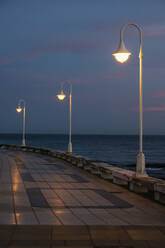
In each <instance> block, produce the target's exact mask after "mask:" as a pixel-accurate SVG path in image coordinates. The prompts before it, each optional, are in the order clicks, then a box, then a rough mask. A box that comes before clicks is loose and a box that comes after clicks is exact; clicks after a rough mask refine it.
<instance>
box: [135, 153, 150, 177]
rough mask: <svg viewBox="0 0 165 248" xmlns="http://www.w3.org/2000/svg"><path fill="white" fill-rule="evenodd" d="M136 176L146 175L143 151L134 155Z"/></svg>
mask: <svg viewBox="0 0 165 248" xmlns="http://www.w3.org/2000/svg"><path fill="white" fill-rule="evenodd" d="M136 176H143V177H146V176H148V175H147V173H146V167H145V156H144V153H143V152H139V153H138V155H137V157H136Z"/></svg>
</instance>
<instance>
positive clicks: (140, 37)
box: [120, 23, 142, 56]
mask: <svg viewBox="0 0 165 248" xmlns="http://www.w3.org/2000/svg"><path fill="white" fill-rule="evenodd" d="M128 26H134V27H136V29H137V30H138V31H139V39H140V53H139V56H142V30H141V28H140V27H139V26H138V25H137V24H136V23H127V24H125V25H124V26H123V27H122V28H121V29H120V42H123V33H124V30H125V29H126V27H128Z"/></svg>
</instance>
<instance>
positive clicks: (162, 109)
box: [129, 106, 165, 112]
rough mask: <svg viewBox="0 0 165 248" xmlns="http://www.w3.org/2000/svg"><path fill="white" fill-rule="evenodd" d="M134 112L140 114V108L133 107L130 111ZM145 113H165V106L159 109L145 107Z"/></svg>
mask: <svg viewBox="0 0 165 248" xmlns="http://www.w3.org/2000/svg"><path fill="white" fill-rule="evenodd" d="M129 110H130V111H132V112H138V107H132V108H130V109H129ZM143 111H144V112H152V111H165V106H159V107H144V108H143Z"/></svg>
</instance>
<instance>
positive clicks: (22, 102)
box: [16, 99, 26, 146]
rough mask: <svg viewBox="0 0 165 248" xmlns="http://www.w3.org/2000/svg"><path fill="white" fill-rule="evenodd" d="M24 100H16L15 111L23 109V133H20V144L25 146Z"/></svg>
mask: <svg viewBox="0 0 165 248" xmlns="http://www.w3.org/2000/svg"><path fill="white" fill-rule="evenodd" d="M21 105H23V107H22V108H21ZM25 105H26V104H25V101H24V100H22V99H21V100H19V102H18V107H17V108H16V111H17V112H18V113H20V112H21V111H23V133H22V146H26V144H25Z"/></svg>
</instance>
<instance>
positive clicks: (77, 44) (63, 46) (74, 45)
mask: <svg viewBox="0 0 165 248" xmlns="http://www.w3.org/2000/svg"><path fill="white" fill-rule="evenodd" d="M103 48H104V45H103V44H101V42H99V41H98V42H97V41H95V42H93V41H88V40H70V41H69V40H67V41H64V42H61V41H59V42H56V43H55V45H53V46H52V45H50V46H48V47H40V48H36V49H33V50H31V51H29V52H26V53H22V54H18V55H16V56H13V57H0V64H1V65H6V64H12V63H14V62H17V61H26V60H29V59H32V58H35V57H38V56H42V55H44V54H54V53H57V52H67V51H69V52H72V53H85V52H87V53H88V52H96V51H99V50H101V49H103Z"/></svg>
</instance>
